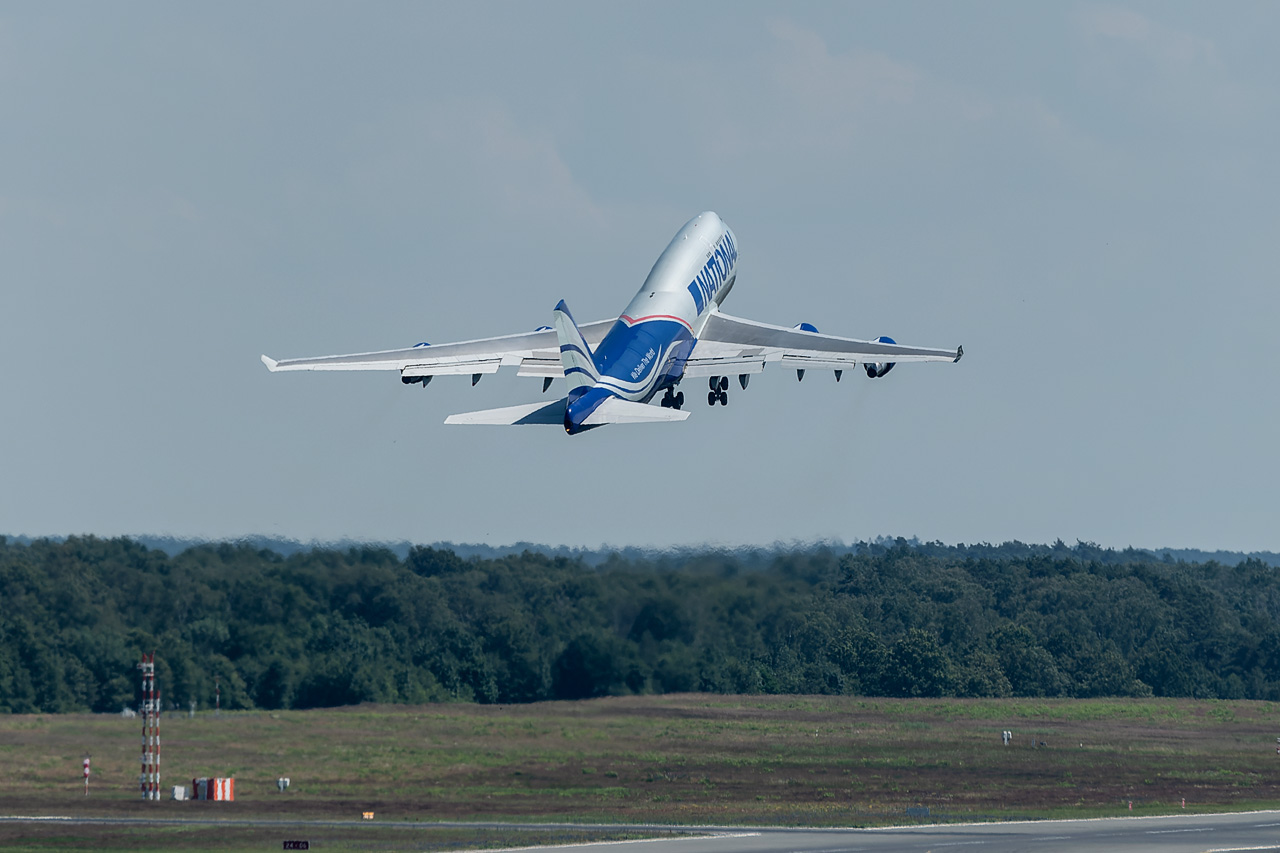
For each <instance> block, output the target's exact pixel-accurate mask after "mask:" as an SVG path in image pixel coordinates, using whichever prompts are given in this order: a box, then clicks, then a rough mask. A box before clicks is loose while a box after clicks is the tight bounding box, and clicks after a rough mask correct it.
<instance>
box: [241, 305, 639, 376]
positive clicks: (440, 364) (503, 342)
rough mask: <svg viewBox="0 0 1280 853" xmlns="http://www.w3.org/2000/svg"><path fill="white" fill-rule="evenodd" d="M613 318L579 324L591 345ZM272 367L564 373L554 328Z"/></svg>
mask: <svg viewBox="0 0 1280 853" xmlns="http://www.w3.org/2000/svg"><path fill="white" fill-rule="evenodd" d="M614 322H616V321H614V320H600V321H597V322H595V323H587V324H586V325H583V326H580V327H579V328H580V329H581V330H582V335H583V337H585V338H586V339H587V343H589V344H590V345H591V346H593V347H594V346H597V345H598V344H599V343H600V341H601V340H602V339H603V338H604V336H605V333H606V332H608V331H609V327H610V326H612V325H613V324H614ZM262 363H263V364H265V365H266V366H267V369H268V370H271V371H273V372H274V371H280V370H398V371H400V376H401V378H402V379H404V380H406V381H409V380H413V379H424V378H427V377H431V376H442V375H466V374H471V375H473V376H475V375H478V374H485V373H497V372H498V369H499V368H501V367H516V368H518V375H520V376H547V377H558V376H564V366H563V365H562V364H561V362H560V341H559V339H558V338H557V337H556V333H555V330H554V329H551V328H550V327H548V328H545V329H538V330H537V331H533V332H523V333H521V334H518V335H504V336H502V337H497V338H478V339H476V340H473V341H458V342H457V343H449V344H434V345H427V344H419V345H418V346H415V347H409V348H408V349H394V350H383V351H381V352H362V353H354V354H351V355H325V356H319V357H314V358H287V359H280V360H279V361H277V360H276V359H274V358H270V357H269V356H265V355H264V356H263V357H262Z"/></svg>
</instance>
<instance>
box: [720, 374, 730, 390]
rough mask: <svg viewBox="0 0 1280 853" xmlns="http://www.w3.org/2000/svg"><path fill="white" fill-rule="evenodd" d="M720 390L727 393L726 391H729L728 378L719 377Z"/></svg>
mask: <svg viewBox="0 0 1280 853" xmlns="http://www.w3.org/2000/svg"><path fill="white" fill-rule="evenodd" d="M720 390H721V391H728V390H729V377H728V376H721V377H720Z"/></svg>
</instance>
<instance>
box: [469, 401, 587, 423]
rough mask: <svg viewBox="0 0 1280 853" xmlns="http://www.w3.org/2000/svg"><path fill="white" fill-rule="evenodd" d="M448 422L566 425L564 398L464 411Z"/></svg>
mask: <svg viewBox="0 0 1280 853" xmlns="http://www.w3.org/2000/svg"><path fill="white" fill-rule="evenodd" d="M444 422H445V423H447V424H494V425H498V426H511V425H513V424H555V425H556V426H564V400H563V399H561V400H556V401H555V402H553V403H526V404H524V405H523V406H507V407H505V408H502V409H484V410H482V411H479V412H463V413H461V414H457V415H449V417H447V418H445V419H444Z"/></svg>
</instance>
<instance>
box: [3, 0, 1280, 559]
mask: <svg viewBox="0 0 1280 853" xmlns="http://www.w3.org/2000/svg"><path fill="white" fill-rule="evenodd" d="M1278 29H1280V5H1276V4H1274V3H1243V2H1242V3H1235V4H1231V5H1230V6H1229V7H1226V8H1224V7H1221V6H1216V5H1214V4H1205V3H1194V2H1193V3H1175V2H1160V3H1138V4H1121V5H1112V4H1107V3H1099V4H1095V3H1071V2H1063V3H1019V2H1004V3H994V2H967V3H945V4H942V3H933V2H918V3H912V2H892V3H888V2H886V3H844V4H837V3H817V4H804V3H787V4H773V3H751V2H736V1H735V2H721V3H717V2H704V3H696V4H685V3H680V4H677V3H653V2H646V3H606V4H601V3H583V4H567V3H555V2H552V3H538V4H526V3H510V4H491V3H481V2H468V3H454V4H444V3H419V2H411V3H394V2H384V3H378V4H367V3H354V2H353V3H324V2H300V3H285V2H278V3H259V2H239V3H238V2H226V3H216V4H173V3H127V2H126V3H120V4H102V3H58V2H53V3H39V4H32V3H2V4H0V117H2V118H0V401H2V402H0V533H8V534H11V535H15V534H25V535H33V536H40V535H51V536H60V535H69V534H95V535H99V536H115V535H130V534H168V535H176V536H190V537H205V538H219V539H221V538H236V537H240V536H245V535H250V534H265V535H270V536H281V537H289V538H297V539H301V540H304V541H307V540H312V539H316V540H336V539H341V538H354V539H369V540H410V541H415V542H435V541H444V540H447V541H456V542H477V543H486V544H493V545H502V544H506V543H510V542H515V541H522V540H523V541H532V542H541V543H546V544H555V545H558V544H566V545H573V546H580V547H597V546H600V545H639V546H653V547H664V546H671V545H700V544H709V545H717V546H735V545H744V544H770V543H775V542H784V543H785V542H809V541H814V540H821V539H839V540H842V541H854V540H858V539H866V538H874V537H878V536H898V535H901V536H908V537H910V536H917V537H919V538H921V539H924V540H940V541H943V542H949V543H955V542H1001V541H1005V540H1009V539H1019V540H1022V541H1028V542H1051V541H1053V540H1055V539H1058V538H1061V539H1063V540H1064V541H1067V542H1069V543H1071V542H1074V541H1076V540H1084V541H1091V542H1097V543H1100V544H1103V545H1109V546H1114V547H1125V546H1129V545H1133V546H1135V547H1188V548H1205V549H1218V548H1222V549H1232V550H1245V551H1249V550H1280V526H1278V525H1277V524H1276V519H1277V518H1280V454H1277V441H1276V435H1277V434H1278V433H1280V429H1278V428H1277V424H1278V423H1280V394H1278V393H1277V391H1278V390H1280V383H1278V382H1277V379H1278V371H1277V366H1276V356H1275V353H1274V347H1273V346H1272V343H1271V342H1272V340H1273V339H1274V337H1275V334H1276V325H1277V319H1280V287H1278V286H1277V272H1276V271H1277V269H1280V205H1277V201H1276V200H1277V197H1278V196H1280V193H1278V192H1277V191H1278V190H1280V167H1278V166H1277V156H1276V152H1277V151H1280V110H1278V107H1280V88H1278V87H1277V86H1276V81H1277V80H1280V54H1278V53H1277V51H1276V50H1275V39H1274V34H1275V33H1276V31H1277V30H1278ZM702 210H714V211H716V212H717V213H719V214H720V215H721V216H722V217H723V218H724V219H725V221H726V222H728V223H729V225H730V226H731V227H732V228H733V229H734V232H735V234H736V235H737V238H738V243H739V249H740V253H741V254H740V258H739V270H738V280H737V283H736V286H735V288H734V291H733V294H732V295H731V296H730V297H729V299H728V300H726V302H725V304H724V310H726V311H727V312H728V313H731V314H734V315H737V316H742V317H747V318H751V319H755V320H760V321H764V322H772V323H779V324H786V325H791V324H795V323H799V322H810V323H813V324H815V325H816V326H817V327H818V328H819V329H820V330H821V331H823V332H826V333H831V334H839V335H846V336H850V337H859V338H872V337H875V336H877V335H881V334H886V335H890V336H892V337H894V338H895V339H896V340H898V341H899V342H901V343H906V344H912V345H919V346H934V347H954V346H956V345H957V344H963V345H964V347H965V356H964V359H963V360H962V361H961V362H960V363H959V364H954V365H953V364H919V365H906V364H904V365H900V366H899V367H898V369H897V370H895V371H894V372H893V373H892V374H891V375H889V376H887V377H885V378H884V379H878V380H874V381H872V380H868V379H867V378H866V377H865V375H863V374H861V373H858V374H851V373H847V374H846V375H845V377H844V380H843V381H842V382H841V383H840V384H838V385H837V384H836V383H835V381H834V378H833V377H832V376H831V374H829V373H814V372H812V371H811V372H810V373H809V375H807V376H806V377H805V380H804V381H803V382H797V381H796V377H795V375H794V373H793V372H790V371H784V370H780V369H771V370H769V371H766V373H765V374H763V375H760V376H756V377H754V378H753V380H752V382H751V385H750V388H749V389H748V390H747V391H746V392H741V391H738V390H737V388H736V384H735V386H734V390H732V391H731V392H730V403H729V405H728V407H723V408H722V407H716V408H708V407H706V406H705V405H704V404H702V402H701V400H702V399H704V398H703V397H702V395H701V394H699V393H697V392H698V390H699V389H701V388H702V384H703V383H702V381H701V380H690V382H689V383H687V384H688V385H689V386H690V387H691V388H692V389H693V391H694V392H695V393H693V394H692V395H689V394H686V396H691V397H692V399H693V403H694V404H693V405H692V407H689V406H686V407H687V408H691V411H692V412H693V415H692V417H690V418H689V419H688V420H687V421H685V422H684V423H682V424H655V425H635V426H615V427H610V428H607V429H600V430H595V431H592V432H589V433H586V434H584V435H580V436H576V437H572V438H570V437H568V436H566V435H565V434H564V432H563V431H562V430H559V429H556V428H553V427H543V428H540V427H524V428H516V427H511V428H500V427H458V426H445V425H443V423H442V421H443V420H444V418H445V417H446V416H447V415H449V414H451V413H455V412H464V411H471V410H476V409H483V408H489V407H495V406H503V405H514V404H516V403H523V402H532V401H535V400H538V399H543V397H542V395H541V394H540V390H541V383H540V381H539V380H537V379H529V378H520V377H516V376H514V375H509V372H507V371H504V372H502V373H499V374H496V375H492V376H487V377H485V378H484V379H483V380H482V381H481V382H480V384H479V385H478V386H476V387H475V388H472V387H471V386H470V382H469V379H468V378H466V377H441V378H439V379H437V380H436V381H435V382H434V383H432V384H431V385H430V387H428V388H426V389H422V388H420V387H407V386H403V385H402V384H401V383H400V381H399V377H398V376H397V375H396V374H395V373H394V372H391V373H382V372H378V373H373V372H370V373H350V374H341V373H337V374H335V373H285V374H270V373H268V372H267V370H266V369H265V368H264V367H263V365H262V363H261V362H260V361H259V355H260V354H262V353H267V354H269V355H271V356H273V357H275V358H287V357H296V356H308V355H327V354H334V353H346V352H363V351H369V350H377V349H390V348H398V347H402V346H406V345H411V344H414V343H417V342H419V341H431V342H433V343H443V342H447V341H451V340H463V339H467V338H473V337H483V336H489V335H498V334H507V333H513V332H519V331H525V330H529V329H533V328H535V327H537V326H541V325H545V324H549V323H550V317H551V311H552V308H553V307H554V306H555V304H556V302H557V301H558V300H560V299H565V300H566V301H567V302H568V304H569V305H570V306H571V308H572V310H573V313H574V315H575V316H576V317H577V318H578V319H579V320H582V321H586V320H595V319H604V318H608V317H615V316H617V314H618V313H619V312H620V311H621V310H622V308H623V307H624V306H625V305H626V304H627V302H628V301H629V300H630V298H631V296H632V295H633V293H634V292H635V291H636V290H637V289H638V288H639V287H640V285H641V284H642V283H643V281H644V278H645V276H646V275H647V274H648V271H649V268H650V266H651V265H652V264H653V261H654V260H655V259H656V258H657V256H658V254H659V253H660V252H661V251H662V249H663V248H664V247H665V246H666V244H667V242H668V241H669V240H670V239H671V237H672V235H674V233H675V232H676V230H677V229H678V228H679V227H680V226H681V225H682V224H683V223H684V222H685V221H686V220H688V219H689V218H690V217H692V216H693V215H695V214H696V213H698V212H700V211H702ZM549 396H550V395H548V397H549Z"/></svg>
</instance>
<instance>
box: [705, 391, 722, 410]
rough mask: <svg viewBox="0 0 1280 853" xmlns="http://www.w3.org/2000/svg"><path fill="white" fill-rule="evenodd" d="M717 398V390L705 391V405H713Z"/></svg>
mask: <svg viewBox="0 0 1280 853" xmlns="http://www.w3.org/2000/svg"><path fill="white" fill-rule="evenodd" d="M719 399H720V394H719V393H718V392H716V391H708V392H707V405H708V406H714V405H715V404H716V400H719Z"/></svg>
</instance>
